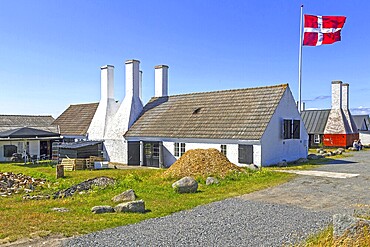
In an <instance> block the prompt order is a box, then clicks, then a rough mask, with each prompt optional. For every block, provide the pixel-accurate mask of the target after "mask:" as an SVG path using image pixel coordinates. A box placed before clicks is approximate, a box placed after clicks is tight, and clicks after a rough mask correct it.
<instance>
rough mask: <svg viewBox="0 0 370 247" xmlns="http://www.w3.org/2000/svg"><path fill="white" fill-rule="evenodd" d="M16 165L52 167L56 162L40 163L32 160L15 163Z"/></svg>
mask: <svg viewBox="0 0 370 247" xmlns="http://www.w3.org/2000/svg"><path fill="white" fill-rule="evenodd" d="M13 164H14V165H15V166H20V167H27V168H38V167H51V168H55V165H56V164H55V163H54V162H50V161H46V162H39V163H31V162H28V163H26V164H25V163H13Z"/></svg>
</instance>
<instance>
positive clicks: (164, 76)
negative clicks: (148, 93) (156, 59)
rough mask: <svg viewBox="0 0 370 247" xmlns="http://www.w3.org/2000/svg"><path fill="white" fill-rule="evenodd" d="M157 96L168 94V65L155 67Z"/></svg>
mask: <svg viewBox="0 0 370 247" xmlns="http://www.w3.org/2000/svg"><path fill="white" fill-rule="evenodd" d="M154 81H155V95H154V96H155V97H163V96H168V66H167V65H157V66H155V67H154Z"/></svg>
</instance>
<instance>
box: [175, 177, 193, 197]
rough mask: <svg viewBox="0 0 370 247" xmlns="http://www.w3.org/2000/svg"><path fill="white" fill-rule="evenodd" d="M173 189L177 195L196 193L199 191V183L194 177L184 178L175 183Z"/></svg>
mask: <svg viewBox="0 0 370 247" xmlns="http://www.w3.org/2000/svg"><path fill="white" fill-rule="evenodd" d="M172 188H173V189H174V190H175V192H177V193H195V192H197V190H198V182H197V181H195V179H194V178H192V177H183V178H182V179H180V180H178V181H176V182H174V183H173V184H172Z"/></svg>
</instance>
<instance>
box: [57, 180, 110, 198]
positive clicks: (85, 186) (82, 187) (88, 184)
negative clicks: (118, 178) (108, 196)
mask: <svg viewBox="0 0 370 247" xmlns="http://www.w3.org/2000/svg"><path fill="white" fill-rule="evenodd" d="M114 183H115V180H114V179H113V178H109V177H97V178H92V179H89V180H86V181H83V182H82V183H79V184H76V185H73V186H72V187H70V188H68V189H65V190H60V191H58V192H56V193H55V194H54V195H53V198H54V199H57V198H65V197H70V196H73V195H74V194H75V193H76V192H78V193H79V192H81V191H87V190H90V189H91V188H92V187H94V186H96V187H101V188H105V187H106V186H108V185H112V184H114Z"/></svg>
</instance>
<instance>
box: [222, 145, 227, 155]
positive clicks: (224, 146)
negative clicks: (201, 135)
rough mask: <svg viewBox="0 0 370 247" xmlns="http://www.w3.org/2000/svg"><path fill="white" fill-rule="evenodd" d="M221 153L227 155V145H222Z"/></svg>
mask: <svg viewBox="0 0 370 247" xmlns="http://www.w3.org/2000/svg"><path fill="white" fill-rule="evenodd" d="M221 153H222V154H223V155H225V156H226V154H227V152H226V145H221Z"/></svg>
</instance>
